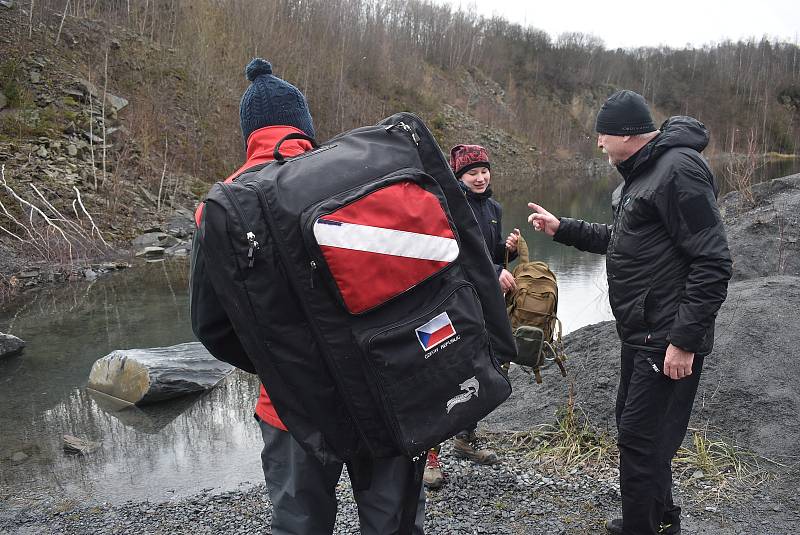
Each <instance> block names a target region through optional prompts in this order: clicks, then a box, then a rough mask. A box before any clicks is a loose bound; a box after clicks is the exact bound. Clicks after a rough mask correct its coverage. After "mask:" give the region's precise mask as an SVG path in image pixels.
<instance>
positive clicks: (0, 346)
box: [0, 333, 25, 359]
mask: <svg viewBox="0 0 800 535" xmlns="http://www.w3.org/2000/svg"><path fill="white" fill-rule="evenodd" d="M24 348H25V342H24V341H23V340H20V339H19V338H17V337H16V336H13V335H11V334H3V333H0V359H2V358H4V357H13V356H14V355H18V354H20V353H21V352H22V350H23V349H24Z"/></svg>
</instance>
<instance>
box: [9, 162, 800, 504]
mask: <svg viewBox="0 0 800 535" xmlns="http://www.w3.org/2000/svg"><path fill="white" fill-rule="evenodd" d="M797 167H798V163H797V162H793V167H791V168H788V169H787V168H786V167H785V166H784V167H776V168H775V170H773V171H770V172H769V175H770V176H771V177H775V176H783V175H785V174H789V173H790V172H797ZM506 177H509V178H506ZM501 180H502V182H501ZM497 182H498V183H497V184H496V197H497V199H498V200H499V201H500V202H501V203H502V204H503V207H504V222H503V223H504V227H505V229H506V231H508V230H510V229H512V228H514V227H518V228H520V229H521V230H522V231H523V235H524V236H525V237H526V238H527V239H528V242H529V245H530V248H531V257H532V259H536V260H543V261H545V262H547V263H548V264H549V265H550V267H551V269H552V270H553V271H554V272H555V273H556V275H557V277H558V280H559V292H560V295H559V317H560V318H561V320H562V322H563V326H564V331H565V332H570V331H573V330H575V329H577V328H579V327H581V326H584V325H588V324H591V323H596V322H598V321H603V320H607V319H611V311H610V308H609V305H608V298H607V286H606V282H605V260H604V257H603V256H600V255H593V254H589V253H581V252H579V251H577V250H574V249H572V248H567V247H563V246H560V245H558V244H555V243H553V242H552V240H551V239H549V238H547V237H546V236H544V235H542V234H537V233H534V232H532V230H531V229H530V227H529V226H528V225H527V223H526V219H527V216H528V214H529V213H530V211H529V210H528V208H527V206H526V205H527V202H528V201H535V202H537V203H538V204H540V205H542V206H544V207H545V208H547V209H548V210H550V211H551V212H553V213H555V214H558V215H566V216H576V217H581V218H583V219H587V220H590V221H598V222H609V221H610V220H611V215H612V214H611V208H610V202H609V199H610V193H611V191H612V190H613V189H614V188H615V187H616V185H617V184H618V183H619V177H618V176H617V175H616V174H615V173H613V172H611V170H610V169H609V168H604V167H601V168H600V172H593V173H588V172H587V173H581V172H574V171H573V172H569V173H563V172H562V173H554V174H543V175H542V176H540V177H538V178H536V179H529V178H527V177H514V176H513V173H506V174H505V176H504V175H502V174H500V173H499V172H498V181H497ZM187 271H188V265H187V263H186V262H185V261H171V262H162V263H150V264H143V265H137V266H136V267H135V268H133V269H129V270H126V271H124V272H121V273H117V274H114V275H113V276H108V277H103V278H100V279H98V280H96V281H93V282H91V283H89V282H86V283H75V284H70V285H67V286H64V287H60V288H48V289H43V290H38V291H36V292H34V293H32V294H31V296H29V297H27V298H26V299H25V300H24V301H23V302H19V303H18V304H17V305H16V306H15V308H14V309H13V310H9V311H5V312H0V331H1V332H7V333H11V334H14V335H16V336H18V337H20V338H22V339H24V340H26V341H27V343H28V345H27V347H26V349H25V351H24V353H23V354H22V355H20V356H17V357H12V358H8V359H5V360H3V361H0V501H2V500H3V499H5V498H7V497H8V496H12V495H13V496H26V495H30V496H39V497H42V496H43V497H53V498H58V499H69V500H74V501H100V502H104V501H107V502H112V503H118V502H123V501H127V500H154V501H162V500H169V499H173V498H178V497H183V496H187V495H191V494H195V493H197V492H199V491H201V490H203V489H213V490H220V491H222V490H229V489H233V488H236V487H238V486H240V485H249V484H251V483H258V482H261V481H263V476H262V473H261V466H260V458H259V452H260V450H261V437H260V433H259V430H258V427H257V425H256V422H255V421H254V419H253V416H252V414H253V407H254V404H255V399H256V395H257V388H258V381H257V380H256V379H255V377H253V376H250V375H248V374H245V373H239V372H236V373H233V374H232V375H230V376H229V377H228V378H227V379H225V380H224V382H223V383H222V384H221V385H220V386H218V387H217V388H215V389H213V390H212V391H210V392H209V393H207V394H206V395H202V396H194V397H187V398H183V399H179V400H175V401H170V402H164V403H161V404H157V405H153V406H150V407H143V408H130V409H126V410H123V411H118V410H115V409H114V408H112V407H109V406H107V405H106V404H105V403H104V402H103V400H102V399H99V398H97V397H96V396H94V395H93V394H92V393H91V392H89V391H87V390H86V388H85V386H86V381H87V378H88V375H89V370H90V369H91V366H92V364H93V363H94V361H95V360H96V359H98V358H100V357H102V356H104V355H106V354H108V353H109V352H111V351H113V350H114V349H125V348H134V347H139V348H144V347H157V346H167V345H173V344H177V343H181V342H187V341H192V340H194V336H193V334H192V332H191V328H190V324H189V309H188V306H189V303H188V292H187V286H188V275H187ZM65 434H69V435H75V436H78V437H82V438H86V439H89V440H93V441H97V442H100V443H101V444H102V446H101V447H100V449H98V450H97V451H95V452H94V453H92V454H90V455H88V456H85V457H82V456H74V455H69V454H66V453H64V451H63V449H62V436H63V435H65Z"/></svg>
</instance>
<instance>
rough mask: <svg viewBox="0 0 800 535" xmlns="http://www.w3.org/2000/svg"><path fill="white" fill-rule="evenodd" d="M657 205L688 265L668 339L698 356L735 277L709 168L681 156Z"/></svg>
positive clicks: (665, 184) (660, 193) (664, 186)
mask: <svg viewBox="0 0 800 535" xmlns="http://www.w3.org/2000/svg"><path fill="white" fill-rule="evenodd" d="M656 206H657V209H658V211H659V216H660V218H661V220H662V222H663V224H664V226H665V228H666V229H667V232H668V233H669V235H670V238H671V239H672V241H673V243H674V244H675V246H676V248H677V249H678V250H679V251H680V252H681V253H682V254H683V255H685V256H686V258H687V259H688V261H689V273H688V275H687V277H686V286H685V288H684V293H683V299H682V300H681V303H680V305H679V307H678V313H677V315H676V317H675V320H674V322H673V324H672V328H671V329H670V335H669V339H670V342H671V343H672V344H673V345H675V346H677V347H680V348H681V349H684V350H686V351H692V352H697V351H698V350H700V348H701V347H702V346H703V342H704V340H703V338H704V336H705V335H706V332H708V331H709V329H710V327H711V326H712V325H713V323H714V320H715V319H716V316H717V312H718V311H719V308H720V306H722V303H723V301H725V297H726V296H727V292H728V280H730V278H731V273H732V262H731V255H730V251H729V250H728V239H727V236H726V234H725V228H724V226H723V224H722V218H721V216H720V213H719V209H718V208H717V202H716V195H715V191H714V186H713V179H712V178H711V177H710V176H709V175H708V172H707V171H706V169H705V167H704V166H702V165H700V164H698V163H697V162H695V161H694V160H692V158H691V157H690V156H688V155H682V160H681V161H679V162H677V163H676V165H675V167H674V168H673V171H672V175H671V177H670V179H669V180H668V181H666V182H665V183H664V185H663V187H662V188H661V190H660V191H659V192H658V199H657V202H656Z"/></svg>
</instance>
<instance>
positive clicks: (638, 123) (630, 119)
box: [594, 89, 656, 136]
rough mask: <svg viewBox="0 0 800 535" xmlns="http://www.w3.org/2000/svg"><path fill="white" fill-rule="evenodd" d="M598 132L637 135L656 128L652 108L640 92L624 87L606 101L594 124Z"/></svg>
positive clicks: (613, 134) (614, 134)
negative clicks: (651, 112)
mask: <svg viewBox="0 0 800 535" xmlns="http://www.w3.org/2000/svg"><path fill="white" fill-rule="evenodd" d="M594 129H595V131H596V132H597V133H598V134H610V135H612V136H635V135H636V134H646V133H648V132H654V131H655V130H656V127H655V125H654V124H653V118H652V117H651V116H650V108H648V107H647V103H646V102H645V100H644V97H643V96H642V95H640V94H639V93H635V92H633V91H629V90H627V89H623V90H622V91H617V92H616V93H614V94H613V95H611V96H610V97H608V100H606V101H605V103H604V104H603V107H602V108H600V111H599V112H598V114H597V122H596V123H595V126H594Z"/></svg>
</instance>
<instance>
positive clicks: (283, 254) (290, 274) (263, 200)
mask: <svg viewBox="0 0 800 535" xmlns="http://www.w3.org/2000/svg"><path fill="white" fill-rule="evenodd" d="M245 187H247V188H250V189H251V190H253V191H254V192H255V193H256V195H257V196H258V199H259V201H260V202H259V204H260V205H261V212H262V214H263V215H264V218H265V219H266V221H267V224H268V225H269V228H270V229H272V230H273V231H274V229H275V228H276V224H275V220H274V219H273V217H272V212H270V210H269V201H268V200H267V197H266V194H265V193H264V191H263V190H262V189H261V188H259V187H257V186H256V184H247V185H246V186H245ZM273 243H274V244H275V247H276V248H277V249H278V251H279V252H280V261H281V263H282V264H283V267H284V268H285V271H286V274H287V278H288V279H289V282H290V283H294V284H293V285H294V290H295V291H296V292H298V293H299V290H300V288H299V286H300V285H299V283H298V282H297V279H295V278H294V271H291V270H290V269H288V268H289V266H288V265H287V264H286V260H285V259H286V258H288V252H287V250H286V247H285V246H284V243H283V242H282V241H281V240H280V239H276V240H273ZM300 306H301V307H302V309H303V312H305V315H306V318H307V319H308V325H309V327H310V328H311V330H312V331H313V333H314V335H315V336H316V339H317V342H318V343H319V345H320V346H322V345H323V344H325V342H324V340H325V338H324V337H323V336H322V333H321V332H320V330H319V326H318V325H317V323H316V321H315V320H314V319H313V318H314V315H313V314H311V312H310V311H309V310H308V305H307V304H306V302H305V300H303V299H300ZM325 345H327V344H325ZM322 354H323V358H324V359H325V361H326V362H328V363H329V365H330V370H331V372H332V373H333V375H334V376H335V380H336V383H337V387H339V388H341V385H343V384H344V381H343V380H342V376H341V372H340V370H339V367H338V366H336V365H333V363H332V362H331V359H330V358H329V357H328V354H329V351H328V352H326V351H322ZM342 401H343V402H344V403H345V405H346V407H347V412H348V414H349V416H350V420H351V422H352V424H353V427H354V429H355V430H356V433H358V436H359V437H360V439H361V442H362V443H363V444H365V445H366V447H367V448H368V449H370V450H371V449H372V448H371V442H370V441H369V440H368V439H367V436H366V434H365V433H364V430H363V429H362V428H361V425H359V423H358V421H357V419H356V417H355V415H356V414H357V412H356V410H355V408H354V407H353V404H352V402H351V401H350V399H349V398H348V396H344V395H343V396H342Z"/></svg>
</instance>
